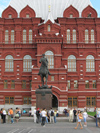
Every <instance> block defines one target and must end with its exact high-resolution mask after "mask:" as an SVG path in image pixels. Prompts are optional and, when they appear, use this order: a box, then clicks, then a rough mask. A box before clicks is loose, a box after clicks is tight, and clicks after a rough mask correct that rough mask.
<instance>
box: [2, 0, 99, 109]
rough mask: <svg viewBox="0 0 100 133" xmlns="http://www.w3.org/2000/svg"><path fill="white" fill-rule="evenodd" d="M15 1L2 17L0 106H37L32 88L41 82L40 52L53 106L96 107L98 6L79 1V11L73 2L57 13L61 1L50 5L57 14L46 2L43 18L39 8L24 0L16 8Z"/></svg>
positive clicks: (97, 100) (97, 99) (97, 94)
mask: <svg viewBox="0 0 100 133" xmlns="http://www.w3.org/2000/svg"><path fill="white" fill-rule="evenodd" d="M33 1H36V0H33ZM39 1H40V0H38V1H37V2H39ZM44 1H45V0H44ZM58 1H59V0H58ZM66 1H67V0H66ZM83 1H84V0H83ZM83 1H81V2H83ZM87 1H88V0H87ZM13 2H15V0H11V3H10V6H8V7H7V8H6V9H5V10H4V11H3V12H2V17H1V18H0V107H5V108H9V107H13V108H16V106H18V107H20V108H30V107H31V108H34V107H35V106H36V95H35V90H36V89H37V88H38V85H40V84H41V80H40V77H39V76H38V72H39V68H40V64H39V60H40V58H41V56H42V54H43V53H45V55H46V57H47V58H48V61H49V71H50V73H51V76H49V77H48V85H50V86H51V85H52V92H53V96H52V106H53V107H58V110H59V111H62V110H63V109H64V108H70V107H77V108H84V107H85V106H86V107H89V108H92V109H93V108H94V107H95V106H97V107H100V18H98V17H97V12H96V10H95V9H93V7H92V6H90V3H86V5H83V6H81V5H80V3H78V5H77V7H78V9H77V8H75V7H74V6H73V5H74V4H75V3H74V2H73V3H74V4H73V3H70V5H68V6H66V8H64V9H63V8H61V9H63V10H61V11H62V15H59V13H60V12H61V11H60V10H56V8H58V4H62V5H64V3H63V2H64V1H62V3H57V7H53V5H52V4H53V3H51V9H52V7H53V8H55V13H54V12H53V11H52V10H51V9H50V6H49V11H48V12H47V18H46V16H45V15H44V16H45V18H44V16H43V18H42V15H41V16H40V17H39V15H38V14H39V12H38V13H37V12H36V11H38V10H39V11H40V12H42V9H41V10H40V8H39V9H37V8H36V6H34V8H32V7H30V5H28V3H27V4H26V6H25V3H20V2H19V0H18V1H17V3H18V2H19V3H18V4H20V10H19V9H18V6H19V5H17V3H15V4H14V3H13ZM22 2H24V0H22ZM31 2H32V0H31V1H30V4H32V3H31ZM21 4H23V5H24V6H25V7H24V8H23V7H21ZM38 6H39V5H38ZM38 6H37V7H38ZM61 7H62V6H61ZM21 8H22V9H21ZM35 8H36V11H35ZM41 8H42V4H41ZM46 9H47V10H48V4H47V8H46ZM43 10H44V13H45V12H46V10H45V9H43ZM57 13H58V16H57ZM52 14H54V15H55V16H54V17H53V15H52Z"/></svg>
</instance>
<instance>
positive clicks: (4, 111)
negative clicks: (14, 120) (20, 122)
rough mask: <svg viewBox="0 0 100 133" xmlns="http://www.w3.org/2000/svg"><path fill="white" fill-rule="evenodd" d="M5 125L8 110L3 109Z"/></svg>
mask: <svg viewBox="0 0 100 133" xmlns="http://www.w3.org/2000/svg"><path fill="white" fill-rule="evenodd" d="M3 123H6V110H5V109H4V108H3Z"/></svg>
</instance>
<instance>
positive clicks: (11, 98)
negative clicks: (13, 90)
mask: <svg viewBox="0 0 100 133" xmlns="http://www.w3.org/2000/svg"><path fill="white" fill-rule="evenodd" d="M5 104H14V97H10V96H7V97H5Z"/></svg>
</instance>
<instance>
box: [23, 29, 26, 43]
mask: <svg viewBox="0 0 100 133" xmlns="http://www.w3.org/2000/svg"><path fill="white" fill-rule="evenodd" d="M23 43H26V30H25V29H24V30H23Z"/></svg>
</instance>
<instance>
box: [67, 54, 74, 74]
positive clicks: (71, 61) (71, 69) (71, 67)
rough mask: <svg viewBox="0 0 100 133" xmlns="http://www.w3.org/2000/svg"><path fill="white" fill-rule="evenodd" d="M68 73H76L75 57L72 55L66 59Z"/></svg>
mask: <svg viewBox="0 0 100 133" xmlns="http://www.w3.org/2000/svg"><path fill="white" fill-rule="evenodd" d="M68 72H76V57H75V56H74V55H70V56H69V57H68Z"/></svg>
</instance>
